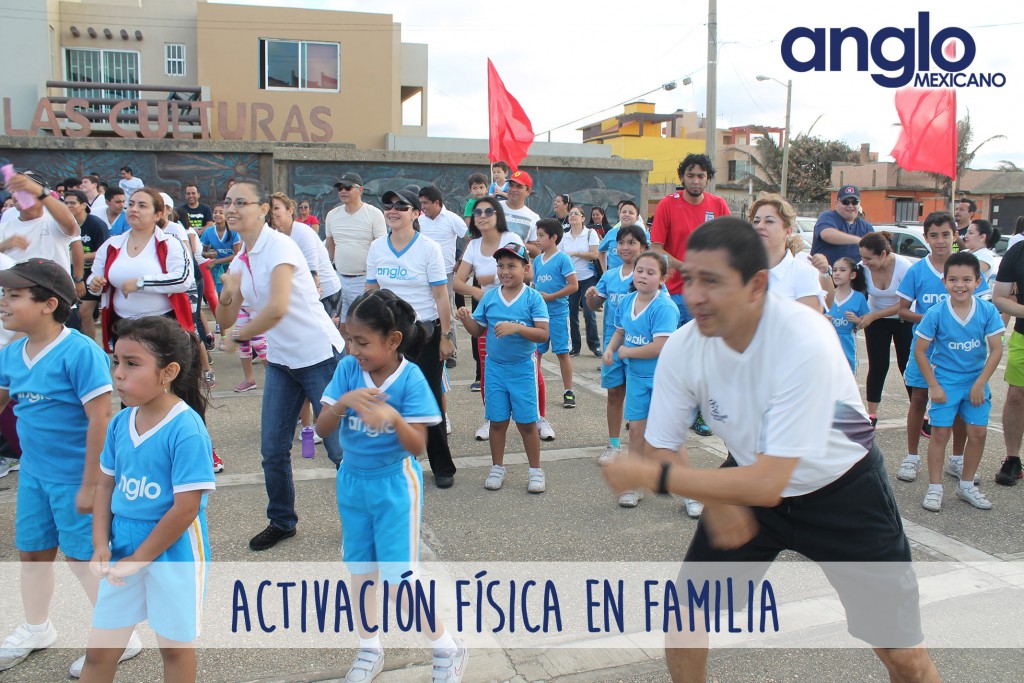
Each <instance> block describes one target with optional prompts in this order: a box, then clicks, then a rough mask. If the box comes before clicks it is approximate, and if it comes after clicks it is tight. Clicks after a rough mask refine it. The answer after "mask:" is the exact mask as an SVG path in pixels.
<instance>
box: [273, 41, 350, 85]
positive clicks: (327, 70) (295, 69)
mask: <svg viewBox="0 0 1024 683" xmlns="http://www.w3.org/2000/svg"><path fill="white" fill-rule="evenodd" d="M259 87H260V89H261V90H326V91H328V92H339V91H340V89H341V46H340V45H338V43H313V42H308V41H304V40H260V83H259Z"/></svg>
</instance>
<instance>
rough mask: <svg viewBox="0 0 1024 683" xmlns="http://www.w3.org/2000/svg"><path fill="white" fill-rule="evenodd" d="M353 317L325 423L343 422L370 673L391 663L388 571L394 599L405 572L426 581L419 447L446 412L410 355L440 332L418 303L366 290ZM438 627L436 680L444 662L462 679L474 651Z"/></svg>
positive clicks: (354, 671) (348, 511) (349, 538)
mask: <svg viewBox="0 0 1024 683" xmlns="http://www.w3.org/2000/svg"><path fill="white" fill-rule="evenodd" d="M345 325H346V330H347V336H348V344H347V346H346V348H347V350H348V355H347V356H345V357H344V358H342V359H341V362H339V363H338V367H337V369H336V370H335V372H334V377H333V378H332V379H331V382H330V384H328V385H327V388H326V389H324V393H323V398H322V399H321V401H322V402H323V403H324V406H325V409H324V410H321V411H320V417H319V418H318V419H317V421H316V430H317V432H318V433H319V434H320V436H321V437H323V438H325V439H326V438H327V437H328V436H330V435H331V434H333V433H334V432H335V431H336V430H338V429H340V430H341V445H342V449H343V451H344V453H345V459H344V460H343V461H342V463H341V466H340V468H339V469H338V478H337V492H338V515H339V516H340V517H341V530H342V536H341V541H342V555H343V557H344V560H345V562H346V564H347V565H348V567H349V570H350V571H351V572H352V574H353V577H352V580H353V585H357V586H360V589H359V594H360V596H361V599H363V600H364V601H365V602H364V603H363V606H362V607H361V609H362V613H363V614H365V615H366V618H365V621H364V620H360V621H359V652H358V653H356V659H355V661H354V662H353V663H352V667H351V669H350V670H349V672H348V674H347V675H346V677H345V680H346V681H358V682H360V683H366V682H367V681H371V680H373V679H374V677H376V676H377V674H379V673H380V672H381V670H383V668H384V651H383V649H382V648H381V642H380V635H379V628H374V627H375V626H376V622H377V591H376V584H377V583H378V582H379V581H380V579H383V580H385V581H387V582H388V583H389V584H390V586H391V588H390V589H389V591H388V593H389V595H390V596H392V599H394V596H395V595H397V594H398V590H397V587H398V585H399V583H400V582H401V581H402V580H403V578H402V577H403V574H406V573H407V572H410V571H411V572H413V574H412V575H411V576H409V577H408V580H409V581H416V575H415V574H416V571H417V564H418V563H419V539H420V518H421V516H422V512H423V470H422V469H420V465H419V463H418V462H416V457H415V455H416V454H419V453H423V452H424V451H425V450H426V443H427V426H428V425H435V424H438V423H439V422H440V421H441V410H440V409H439V408H438V405H437V401H435V400H434V395H433V394H432V393H431V391H430V386H429V385H428V384H427V380H426V378H425V377H424V376H423V373H422V372H421V371H420V369H419V367H417V366H416V365H415V364H414V363H411V362H409V361H408V360H407V359H406V357H405V352H406V351H407V350H409V349H415V348H418V347H419V346H421V345H422V344H423V343H425V340H426V339H429V337H430V333H429V332H428V331H427V330H425V329H423V327H422V325H421V324H419V323H417V322H416V312H415V311H414V310H413V308H412V306H410V305H409V304H408V303H406V302H405V301H403V300H402V299H399V298H398V297H397V296H395V294H394V293H393V292H391V291H389V290H383V289H381V290H376V291H371V292H366V293H365V294H363V295H361V296H359V298H357V299H356V300H355V301H353V302H352V306H351V307H350V308H349V312H348V318H347V319H346V321H345ZM381 565H383V566H381ZM367 583H369V585H370V586H369V587H368V588H366V589H365V590H364V589H363V587H364V586H365V585H366V584H367ZM403 609H404V610H411V609H412V606H411V605H404V606H403ZM423 623H424V624H426V623H427V622H426V621H424V622H423ZM368 626H369V627H371V628H373V633H372V634H371V633H370V631H368V630H367V627H368ZM427 628H428V629H429V626H428V627H427ZM436 628H437V630H436V631H434V632H428V633H427V635H428V637H429V638H430V640H431V645H432V646H433V649H434V676H435V680H438V674H439V672H440V673H441V676H440V680H445V681H461V680H462V675H463V673H464V672H465V669H466V663H467V662H468V660H469V651H468V650H467V649H466V647H465V646H464V645H463V644H462V643H461V642H459V641H457V640H455V639H454V638H453V637H452V635H451V633H449V632H448V631H447V630H445V628H444V626H443V625H442V624H440V623H437V624H436Z"/></svg>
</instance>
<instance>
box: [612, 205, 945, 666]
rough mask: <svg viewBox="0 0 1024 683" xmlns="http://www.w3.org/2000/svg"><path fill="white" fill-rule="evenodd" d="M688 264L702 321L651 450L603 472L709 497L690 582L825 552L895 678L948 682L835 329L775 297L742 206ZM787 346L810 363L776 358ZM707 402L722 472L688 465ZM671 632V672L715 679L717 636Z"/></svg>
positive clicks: (669, 364) (710, 226)
mask: <svg viewBox="0 0 1024 683" xmlns="http://www.w3.org/2000/svg"><path fill="white" fill-rule="evenodd" d="M682 275H683V279H684V282H685V293H684V296H685V297H686V302H685V303H686V306H687V308H688V310H689V311H690V313H691V314H692V315H693V318H694V320H693V322H692V323H690V324H687V325H685V326H683V327H682V328H680V329H679V330H677V331H676V332H675V333H674V334H673V335H672V336H671V337H670V338H669V340H668V342H667V343H666V344H665V346H664V348H663V349H662V352H661V357H660V360H659V363H658V365H657V368H656V370H655V377H654V394H653V397H652V400H651V410H650V415H649V417H648V422H647V432H646V434H645V436H646V439H647V456H648V457H647V458H636V457H632V458H618V459H616V460H614V461H612V462H611V463H609V464H608V465H605V466H604V474H605V477H606V478H607V479H608V481H609V483H610V484H611V486H612V487H613V488H614V489H615V490H616V491H624V490H629V489H635V488H647V489H650V490H653V491H656V492H657V493H659V494H668V493H670V492H671V493H675V494H677V495H680V496H686V497H689V498H694V499H698V500H700V501H702V502H703V503H704V504H705V507H704V512H703V515H702V516H701V518H700V522H699V523H698V526H697V530H696V532H695V534H694V537H693V540H692V541H691V543H690V547H689V549H688V551H687V553H686V558H685V560H684V562H683V566H682V569H681V572H680V581H682V582H683V584H684V585H685V582H686V581H693V582H694V583H695V585H699V584H697V581H702V580H704V579H705V578H710V579H711V580H714V578H716V577H713V576H709V575H710V574H713V573H714V572H715V571H721V572H725V573H730V574H731V575H732V578H733V580H734V581H737V582H738V583H739V584H740V585H745V584H744V581H745V580H752V581H755V582H759V581H760V578H761V577H762V576H763V575H764V573H765V572H766V571H767V570H768V567H769V565H770V564H771V562H772V561H773V560H774V559H775V557H776V556H777V555H778V554H779V553H780V552H781V551H783V550H792V551H795V552H798V553H801V554H803V555H805V556H806V557H808V558H809V559H811V560H813V561H814V562H819V563H822V562H827V563H830V564H829V565H828V571H827V572H826V576H827V577H828V578H829V581H830V582H831V583H832V585H833V587H834V588H835V589H836V590H837V592H838V593H839V596H840V598H841V600H842V603H843V605H844V607H845V608H846V615H847V625H848V630H849V631H850V633H851V634H852V635H853V636H855V637H857V638H860V639H862V640H866V641H867V642H869V643H870V644H871V645H872V646H873V647H874V648H875V652H876V653H877V654H878V656H879V658H880V659H881V660H882V662H883V663H884V664H885V665H886V667H887V668H888V669H889V671H890V675H891V678H892V680H914V681H936V682H937V681H939V674H938V671H937V670H936V669H935V665H934V664H933V663H932V661H931V659H930V657H929V655H928V652H927V650H926V649H924V648H923V647H919V646H920V645H921V643H922V641H923V638H924V637H923V635H922V633H921V618H920V605H919V595H918V590H917V579H916V577H915V575H914V573H913V569H912V567H911V556H910V544H909V543H908V541H907V538H906V535H905V534H904V532H903V526H902V523H901V521H900V517H899V512H898V510H897V508H896V502H895V499H894V498H893V494H892V490H891V489H890V488H889V484H888V481H889V480H888V476H887V474H886V471H885V463H884V460H883V458H882V454H881V452H880V451H879V450H878V448H877V447H876V446H875V445H874V431H873V429H872V427H871V423H870V421H869V420H868V416H867V413H866V412H865V411H864V406H863V404H862V403H861V400H860V396H859V393H858V390H857V384H856V380H855V379H854V377H853V375H852V374H851V373H850V372H849V366H848V365H847V366H845V367H844V363H843V359H844V356H843V351H842V348H841V346H840V344H839V341H838V337H837V336H836V334H835V331H834V330H833V329H832V327H831V325H829V324H828V322H827V320H826V319H825V318H824V317H823V316H822V315H820V314H817V313H815V312H814V311H812V310H810V308H809V307H807V306H803V305H801V304H798V303H796V302H794V301H788V300H784V299H781V298H779V297H777V296H775V295H770V294H768V257H767V254H766V252H765V250H764V246H763V245H762V243H761V240H760V238H759V237H758V235H757V233H756V232H755V231H754V230H753V228H752V227H751V226H750V224H749V223H747V222H746V221H743V220H741V219H738V218H719V219H716V220H713V221H711V222H709V223H706V224H704V225H703V226H701V227H700V228H698V229H697V230H695V231H694V232H693V234H692V235H691V236H690V238H689V242H688V245H687V253H686V262H685V264H684V265H683V267H682ZM793 344H796V345H797V346H798V347H799V348H796V349H794V348H793ZM782 348H786V349H787V353H790V352H792V353H794V354H796V357H799V358H800V359H801V363H800V365H799V367H797V366H794V365H793V364H791V363H783V362H779V360H780V355H779V353H780V352H779V349H782ZM808 378H810V379H808ZM698 409H700V410H701V411H702V412H703V414H704V416H705V419H706V420H708V422H709V423H711V424H712V428H713V429H714V430H715V433H716V434H718V435H719V436H720V437H721V438H722V440H723V441H724V442H725V445H726V447H727V448H728V450H729V453H730V455H729V458H728V459H727V460H726V462H725V464H724V465H723V466H722V467H721V468H719V469H714V470H700V469H694V468H690V467H689V466H688V465H687V464H686V463H687V455H686V441H687V431H688V427H689V425H690V424H691V422H692V421H693V416H694V415H695V414H696V413H697V410H698ZM726 562H727V563H728V565H722V564H719V565H718V566H717V567H715V566H714V565H712V564H708V563H726ZM702 563H703V564H702ZM739 574H743V576H742V577H739V576H738V575H739ZM721 578H724V576H723V577H721ZM723 585H724V581H723ZM682 590H684V591H685V590H686V589H685V588H683V589H682ZM744 595H745V593H744ZM741 601H742V598H741ZM706 604H707V603H706ZM733 608H735V609H737V610H738V609H741V608H742V607H741V606H738V605H733V604H732V603H730V607H729V609H730V610H731V609H733ZM709 616H710V615H709ZM696 621H697V623H699V622H701V621H702V620H701V619H700V618H698V619H697V620H696ZM716 623H717V621H716ZM666 645H667V647H666V661H667V664H668V669H669V672H670V674H671V675H672V678H673V680H674V681H677V682H678V681H703V680H705V676H706V669H707V633H704V632H703V631H702V630H700V629H699V630H698V632H696V633H669V634H668V635H667V637H666Z"/></svg>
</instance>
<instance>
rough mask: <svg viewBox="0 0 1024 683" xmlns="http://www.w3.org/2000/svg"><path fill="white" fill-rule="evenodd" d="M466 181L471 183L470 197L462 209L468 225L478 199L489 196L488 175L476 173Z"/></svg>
mask: <svg viewBox="0 0 1024 683" xmlns="http://www.w3.org/2000/svg"><path fill="white" fill-rule="evenodd" d="M466 182H467V184H468V185H469V199H467V200H466V207H465V208H464V209H463V210H462V217H463V218H464V219H465V221H466V226H467V227H468V226H469V221H470V220H471V219H472V218H473V209H474V207H476V200H478V199H483V198H484V197H486V196H487V176H485V175H484V174H483V173H474V174H473V175H471V176H469V179H468V180H467V181H466Z"/></svg>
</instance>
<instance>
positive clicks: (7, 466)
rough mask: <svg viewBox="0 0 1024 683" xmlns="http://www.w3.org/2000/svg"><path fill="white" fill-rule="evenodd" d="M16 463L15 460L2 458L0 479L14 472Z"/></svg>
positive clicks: (0, 459)
mask: <svg viewBox="0 0 1024 683" xmlns="http://www.w3.org/2000/svg"><path fill="white" fill-rule="evenodd" d="M16 462H18V461H17V460H15V459H14V458H0V479H3V478H4V477H6V476H7V475H8V474H10V473H11V472H13V471H14V468H15V464H14V463H16Z"/></svg>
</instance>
